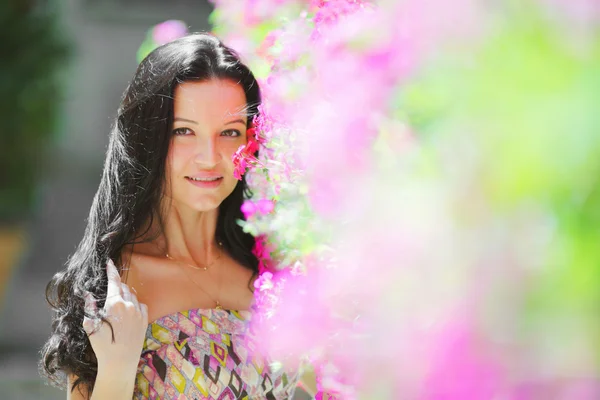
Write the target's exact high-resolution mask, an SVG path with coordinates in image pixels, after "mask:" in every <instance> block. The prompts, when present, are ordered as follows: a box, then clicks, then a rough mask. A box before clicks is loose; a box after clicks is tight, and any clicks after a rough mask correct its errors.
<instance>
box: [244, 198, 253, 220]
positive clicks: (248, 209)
mask: <svg viewBox="0 0 600 400" xmlns="http://www.w3.org/2000/svg"><path fill="white" fill-rule="evenodd" d="M241 210H242V213H243V214H244V218H246V219H248V218H250V217H251V216H253V215H254V214H255V213H256V210H257V207H256V204H254V203H253V202H252V201H251V200H246V201H244V203H243V204H242V208H241Z"/></svg>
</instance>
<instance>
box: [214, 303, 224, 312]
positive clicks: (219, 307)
mask: <svg viewBox="0 0 600 400" xmlns="http://www.w3.org/2000/svg"><path fill="white" fill-rule="evenodd" d="M222 309H223V307H222V306H221V303H219V302H218V301H217V305H216V307H215V310H222Z"/></svg>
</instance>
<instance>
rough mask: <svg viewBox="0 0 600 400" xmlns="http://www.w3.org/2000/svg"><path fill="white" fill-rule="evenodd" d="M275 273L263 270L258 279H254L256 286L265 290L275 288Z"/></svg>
mask: <svg viewBox="0 0 600 400" xmlns="http://www.w3.org/2000/svg"><path fill="white" fill-rule="evenodd" d="M272 279H273V274H272V273H271V272H269V271H265V272H263V273H262V274H261V275H260V276H259V277H258V279H256V280H255V281H254V287H255V288H256V289H258V290H261V291H264V290H269V289H272V288H273V280H272Z"/></svg>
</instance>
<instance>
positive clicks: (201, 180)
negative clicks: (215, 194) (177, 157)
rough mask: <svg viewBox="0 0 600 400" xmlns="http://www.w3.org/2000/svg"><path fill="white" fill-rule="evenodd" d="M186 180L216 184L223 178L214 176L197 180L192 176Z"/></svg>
mask: <svg viewBox="0 0 600 400" xmlns="http://www.w3.org/2000/svg"><path fill="white" fill-rule="evenodd" d="M185 178H186V179H188V180H190V181H194V182H216V181H218V180H220V179H223V177H222V176H213V177H206V178H195V177H192V176H186V177H185Z"/></svg>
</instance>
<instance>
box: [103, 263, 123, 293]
mask: <svg viewBox="0 0 600 400" xmlns="http://www.w3.org/2000/svg"><path fill="white" fill-rule="evenodd" d="M106 276H107V277H108V288H107V290H106V297H107V298H111V297H116V296H120V295H121V276H120V275H119V271H117V267H116V266H115V264H114V263H113V262H112V260H111V259H109V260H108V262H107V263H106Z"/></svg>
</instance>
